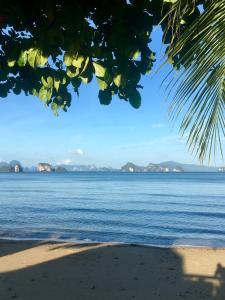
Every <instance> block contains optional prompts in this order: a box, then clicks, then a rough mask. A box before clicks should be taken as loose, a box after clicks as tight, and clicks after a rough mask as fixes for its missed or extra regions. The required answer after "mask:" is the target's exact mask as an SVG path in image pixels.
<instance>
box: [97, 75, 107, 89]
mask: <svg viewBox="0 0 225 300" xmlns="http://www.w3.org/2000/svg"><path fill="white" fill-rule="evenodd" d="M97 82H98V86H99V89H100V90H101V91H104V90H106V89H107V87H108V84H107V83H106V82H105V81H104V80H102V79H100V78H97Z"/></svg>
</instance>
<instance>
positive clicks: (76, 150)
mask: <svg viewBox="0 0 225 300" xmlns="http://www.w3.org/2000/svg"><path fill="white" fill-rule="evenodd" d="M69 153H71V154H74V155H84V151H83V150H82V149H80V148H78V149H75V150H69Z"/></svg>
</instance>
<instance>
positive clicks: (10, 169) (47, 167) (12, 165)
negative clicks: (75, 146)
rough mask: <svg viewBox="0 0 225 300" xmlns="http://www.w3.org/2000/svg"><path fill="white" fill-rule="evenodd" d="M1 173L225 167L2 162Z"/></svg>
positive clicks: (223, 168) (221, 169) (218, 169)
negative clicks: (30, 165) (111, 165)
mask: <svg viewBox="0 0 225 300" xmlns="http://www.w3.org/2000/svg"><path fill="white" fill-rule="evenodd" d="M0 172H1V173H3V172H4V173H20V172H40V173H45V172H58V173H64V172H129V173H133V172H139V173H142V172H145V173H146V172H149V173H150V172H163V173H165V172H176V173H179V172H225V166H221V167H207V166H202V165H194V164H182V163H179V162H175V161H166V162H162V163H159V164H155V163H149V164H148V165H147V166H139V165H136V164H134V163H132V162H127V163H126V164H125V165H123V166H122V167H121V168H120V169H115V168H111V167H97V166H95V165H66V164H61V165H56V166H53V165H51V164H49V163H47V162H40V163H38V164H37V166H34V167H23V166H22V164H21V163H20V162H19V161H17V160H12V161H10V162H9V163H7V162H0Z"/></svg>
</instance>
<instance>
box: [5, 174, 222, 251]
mask: <svg viewBox="0 0 225 300" xmlns="http://www.w3.org/2000/svg"><path fill="white" fill-rule="evenodd" d="M3 238H8V239H19V240H20V239H35V240H39V239H41V240H59V241H73V242H122V243H135V244H136V243H137V244H146V245H152V246H162V247H172V246H178V245H179V246H191V245H192V246H210V247H212V246H213V247H225V173H119V172H118V173H117V172H115V173H114V172H77V173H20V174H13V173H9V174H6V173H5V174H3V173H2V174H0V239H3Z"/></svg>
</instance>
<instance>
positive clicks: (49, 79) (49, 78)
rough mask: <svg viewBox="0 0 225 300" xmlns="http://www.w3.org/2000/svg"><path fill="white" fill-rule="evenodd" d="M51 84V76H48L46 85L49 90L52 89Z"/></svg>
mask: <svg viewBox="0 0 225 300" xmlns="http://www.w3.org/2000/svg"><path fill="white" fill-rule="evenodd" d="M53 82H54V80H53V78H52V77H51V76H48V77H47V83H48V87H49V88H52V87H53Z"/></svg>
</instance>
